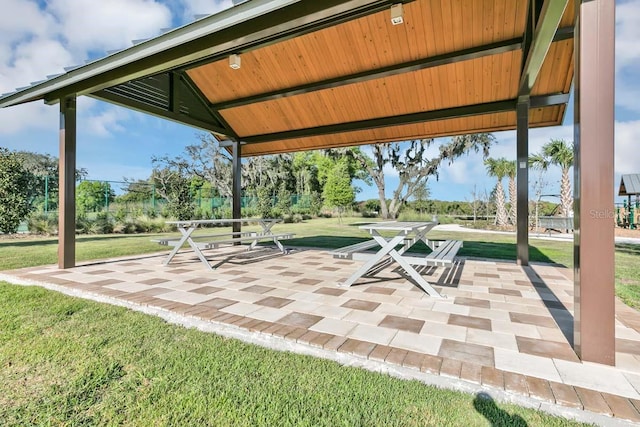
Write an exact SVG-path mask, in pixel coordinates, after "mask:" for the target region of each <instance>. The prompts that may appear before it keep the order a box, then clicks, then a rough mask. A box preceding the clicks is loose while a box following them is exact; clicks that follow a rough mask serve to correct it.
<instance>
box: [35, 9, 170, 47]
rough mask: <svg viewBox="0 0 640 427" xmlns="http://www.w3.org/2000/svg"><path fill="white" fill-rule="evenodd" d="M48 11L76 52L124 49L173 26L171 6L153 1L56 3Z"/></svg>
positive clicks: (69, 45) (68, 43)
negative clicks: (55, 19)
mask: <svg viewBox="0 0 640 427" xmlns="http://www.w3.org/2000/svg"><path fill="white" fill-rule="evenodd" d="M48 11H49V12H50V13H52V14H53V15H54V16H55V17H56V18H57V19H58V21H59V24H60V26H59V29H58V30H59V32H60V34H61V35H62V37H63V38H64V39H65V41H66V43H67V45H68V47H69V49H70V50H72V51H74V52H86V51H96V50H101V49H103V50H107V49H122V48H125V47H129V46H131V41H132V40H135V39H141V38H148V37H152V36H155V35H157V34H159V32H160V30H161V29H162V28H165V27H168V26H170V25H171V12H170V11H169V9H168V8H167V6H165V5H163V4H160V3H158V2H156V1H153V0H109V1H95V0H73V1H70V0H52V1H51V2H50V3H49V4H48Z"/></svg>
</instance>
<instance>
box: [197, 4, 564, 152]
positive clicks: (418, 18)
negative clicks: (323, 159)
mask: <svg viewBox="0 0 640 427" xmlns="http://www.w3.org/2000/svg"><path fill="white" fill-rule="evenodd" d="M572 3H573V2H569V4H568V6H567V8H566V10H565V13H564V16H563V18H562V21H561V23H560V28H569V27H573V24H574V19H575V16H574V5H573V4H572ZM528 10H529V4H528V2H527V1H522V0H458V1H449V0H415V1H413V2H409V3H406V4H404V23H403V24H400V25H392V24H391V22H390V11H389V10H385V11H382V12H378V13H375V14H371V15H368V16H364V17H361V18H358V19H354V20H351V21H348V22H344V23H341V24H339V25H335V26H332V27H329V28H324V29H321V30H318V31H315V32H312V33H308V34H305V35H302V36H299V37H296V38H292V39H289V40H285V41H281V42H278V43H275V44H271V45H267V46H264V47H261V48H258V49H255V50H251V51H248V52H243V53H241V58H242V66H241V68H240V69H232V68H230V67H229V62H228V60H227V59H226V58H225V59H223V60H219V61H216V62H213V63H209V64H205V65H201V66H198V67H196V68H193V69H190V70H188V71H187V74H188V76H189V77H190V78H191V80H192V81H193V82H194V83H195V85H196V86H197V87H198V88H199V90H200V91H201V92H202V94H203V95H204V96H205V97H206V98H207V100H208V101H209V103H210V104H211V106H212V108H214V109H216V110H218V112H219V114H220V116H221V117H222V118H223V119H224V120H225V121H226V122H227V124H228V126H229V127H230V128H231V129H232V130H233V133H235V135H236V136H237V137H238V138H239V139H240V140H241V141H244V142H246V144H245V145H243V148H242V154H243V156H251V155H262V154H271V153H279V152H291V151H299V150H309V149H318V148H328V147H338V146H351V145H358V144H369V143H375V142H382V141H402V140H408V139H417V138H431V137H439V136H447V135H459V134H466V133H474V132H492V131H498V130H507V129H515V127H516V115H515V100H516V99H517V97H518V89H519V86H520V77H521V70H522V68H523V61H524V60H525V58H524V55H523V46H524V45H525V44H524V43H522V40H523V37H524V35H525V27H526V22H527V14H528ZM495 47H498V48H497V49H494V50H490V51H488V52H486V51H487V50H488V49H490V48H495ZM469 52H472V53H473V54H469V55H467V56H461V55H462V54H465V53H469ZM430 58H431V59H440V58H448V60H443V61H440V62H437V63H434V64H432V65H433V66H429V67H427V68H425V67H415V69H409V70H402V72H401V73H400V72H399V73H397V74H394V73H386V74H384V75H377V76H373V77H371V76H367V77H362V73H366V72H368V71H371V70H380V69H384V68H385V67H392V66H396V65H398V64H405V63H410V62H412V61H414V62H415V61H420V60H425V59H427V60H428V59H430ZM354 75H356V76H358V75H359V76H360V78H353V79H349V80H347V84H345V83H344V82H340V80H341V79H346V78H350V77H351V76H354ZM572 77H573V39H572V38H568V39H560V40H559V41H555V42H553V43H552V45H551V48H550V50H549V53H548V55H547V57H546V59H545V61H544V63H543V66H542V69H541V71H540V73H539V76H538V79H537V81H536V84H535V86H534V87H533V90H532V93H531V95H532V96H545V95H555V94H567V93H569V90H570V86H571V80H572ZM327 80H329V83H328V84H323V85H322V86H321V87H315V86H314V84H315V83H318V82H323V83H324V82H325V81H327ZM336 82H337V83H336ZM300 86H302V88H300V90H296V91H295V92H294V93H287V91H286V90H287V89H292V88H299V87H300ZM262 94H271V95H272V96H269V97H267V98H264V97H262V98H261V97H260V95H262ZM467 107H468V108H467ZM434 112H436V113H435V114H431V115H430V114H428V113H434ZM437 112H439V113H440V114H438V113H437ZM421 113H427V114H425V115H424V116H415V117H414V116H411V115H415V114H421ZM564 113H565V104H560V105H551V106H545V107H540V108H532V109H531V111H530V126H531V127H539V126H552V125H559V124H561V123H562V120H563V117H564ZM410 116H411V117H410ZM408 117H410V118H408ZM394 118H397V120H395V119H394ZM376 119H386V120H383V121H377V120H376Z"/></svg>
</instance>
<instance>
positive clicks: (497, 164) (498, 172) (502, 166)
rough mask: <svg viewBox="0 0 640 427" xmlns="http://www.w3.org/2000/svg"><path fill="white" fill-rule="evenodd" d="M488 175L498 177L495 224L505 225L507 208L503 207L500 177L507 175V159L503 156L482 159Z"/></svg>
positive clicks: (502, 190)
mask: <svg viewBox="0 0 640 427" xmlns="http://www.w3.org/2000/svg"><path fill="white" fill-rule="evenodd" d="M484 164H485V166H486V167H487V173H488V174H489V176H494V177H496V178H497V179H498V183H497V184H496V225H497V226H498V227H504V226H506V225H507V209H506V208H505V201H504V189H503V188H502V178H504V177H505V176H506V175H507V170H508V168H509V166H508V164H509V161H508V160H507V159H505V158H504V157H502V158H500V159H493V158H491V157H490V158H488V159H486V160H485V161H484Z"/></svg>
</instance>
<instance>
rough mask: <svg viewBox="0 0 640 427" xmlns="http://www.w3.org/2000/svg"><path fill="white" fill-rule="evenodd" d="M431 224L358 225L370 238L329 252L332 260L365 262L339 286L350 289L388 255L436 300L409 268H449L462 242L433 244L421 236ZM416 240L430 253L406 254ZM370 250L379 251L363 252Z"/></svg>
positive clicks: (431, 226) (394, 222)
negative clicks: (388, 234)
mask: <svg viewBox="0 0 640 427" xmlns="http://www.w3.org/2000/svg"><path fill="white" fill-rule="evenodd" d="M435 225H437V223H435V222H399V221H392V222H381V223H374V224H366V225H362V226H360V228H361V229H366V230H368V231H369V233H370V234H371V236H372V239H371V240H367V241H364V242H360V243H355V244H353V245H349V246H345V247H342V248H338V249H335V250H333V251H331V254H332V255H333V257H334V258H341V259H353V260H362V261H366V262H365V264H364V265H363V266H362V267H360V268H359V269H358V270H357V271H356V272H355V273H353V274H352V275H351V277H349V278H348V279H347V281H346V282H344V283H343V284H342V285H343V286H351V285H352V284H353V283H354V282H355V281H356V280H358V279H359V278H360V277H362V276H363V275H365V274H366V273H367V272H368V271H370V270H371V269H372V268H373V267H374V266H375V265H376V264H377V263H378V262H379V261H381V260H382V258H384V257H385V256H386V255H389V256H390V257H391V258H392V260H394V261H396V262H397V263H398V264H400V266H401V267H402V268H403V269H404V270H405V271H406V272H407V273H408V274H409V275H410V276H411V277H412V278H413V280H414V281H415V282H416V283H417V285H418V286H419V287H420V288H422V290H424V291H425V292H426V293H428V294H429V295H431V296H434V297H440V294H439V293H438V292H437V291H436V290H435V289H433V287H432V286H431V285H430V284H429V283H428V282H427V281H426V280H424V278H423V277H422V276H420V274H419V273H418V272H417V271H416V270H415V269H414V268H413V267H412V266H413V265H423V266H449V265H452V264H453V262H454V258H455V256H456V254H457V253H458V251H459V250H460V248H461V247H462V241H459V240H444V241H435V240H429V239H427V238H426V237H425V234H426V233H427V232H428V231H429V230H431V229H432V228H433V227H434V226H435ZM380 231H395V232H396V233H397V234H396V236H394V237H383V236H381V235H380ZM419 241H422V242H424V243H425V244H426V245H427V246H429V248H430V249H431V252H430V253H429V254H427V255H426V256H424V255H423V256H417V255H415V254H406V252H407V251H408V250H409V249H410V248H411V247H412V246H413V245H414V244H416V243H417V242H419ZM400 245H402V247H401V248H400V249H396V247H398V246H400ZM374 247H379V248H380V249H379V250H378V251H377V252H375V253H373V252H369V253H366V252H364V251H366V250H367V249H372V248H374Z"/></svg>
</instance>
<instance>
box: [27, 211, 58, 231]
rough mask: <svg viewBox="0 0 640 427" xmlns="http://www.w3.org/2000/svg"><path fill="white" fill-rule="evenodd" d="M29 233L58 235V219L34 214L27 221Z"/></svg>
mask: <svg viewBox="0 0 640 427" xmlns="http://www.w3.org/2000/svg"><path fill="white" fill-rule="evenodd" d="M27 228H28V230H29V233H32V234H44V235H53V234H57V233H58V219H57V218H56V217H55V216H52V217H50V216H49V215H47V214H44V213H42V212H39V213H34V214H32V215H30V216H29V218H28V219H27Z"/></svg>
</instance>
